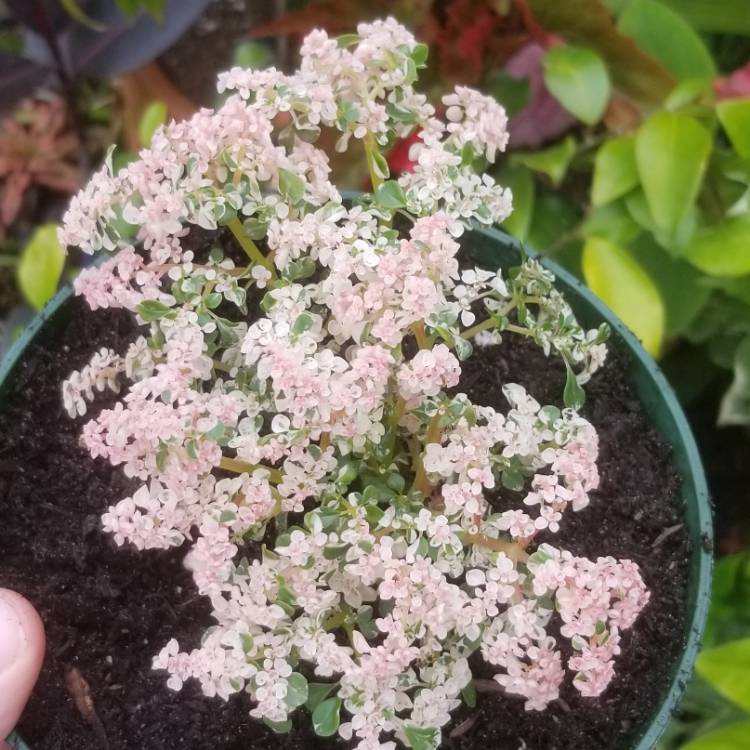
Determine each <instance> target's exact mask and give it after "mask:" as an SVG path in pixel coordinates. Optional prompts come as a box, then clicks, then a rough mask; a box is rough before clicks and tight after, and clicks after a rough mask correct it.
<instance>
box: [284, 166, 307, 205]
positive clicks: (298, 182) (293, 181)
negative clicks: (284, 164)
mask: <svg viewBox="0 0 750 750" xmlns="http://www.w3.org/2000/svg"><path fill="white" fill-rule="evenodd" d="M279 192H280V193H281V194H282V195H283V196H284V197H285V198H287V199H288V200H289V201H290V202H291V203H292V204H296V203H299V202H300V201H301V200H302V196H303V195H304V194H305V183H304V182H302V178H301V177H299V176H298V175H296V174H294V172H290V171H289V170H287V169H279Z"/></svg>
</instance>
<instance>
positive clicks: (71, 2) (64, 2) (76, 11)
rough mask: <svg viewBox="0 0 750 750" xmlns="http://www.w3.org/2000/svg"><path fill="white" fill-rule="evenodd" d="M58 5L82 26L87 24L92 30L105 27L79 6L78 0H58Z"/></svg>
mask: <svg viewBox="0 0 750 750" xmlns="http://www.w3.org/2000/svg"><path fill="white" fill-rule="evenodd" d="M60 5H61V6H62V7H63V9H64V10H65V12H66V13H67V14H68V15H69V16H70V17H71V18H72V19H73V20H74V21H77V22H78V23H80V24H81V25H82V26H87V27H88V28H89V29H92V30H93V31H104V30H105V29H106V28H107V27H106V26H105V25H104V24H103V23H101V22H100V21H97V20H95V19H93V18H91V16H90V15H88V13H86V11H85V10H84V9H83V8H82V7H81V4H80V2H79V1H78V0H60Z"/></svg>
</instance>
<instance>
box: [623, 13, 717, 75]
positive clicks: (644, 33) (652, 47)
mask: <svg viewBox="0 0 750 750" xmlns="http://www.w3.org/2000/svg"><path fill="white" fill-rule="evenodd" d="M617 26H618V28H619V29H620V31H622V32H623V33H624V34H627V35H628V36H630V37H632V38H633V39H635V40H636V42H637V43H638V46H639V47H640V48H641V49H642V50H644V51H645V52H647V53H648V54H649V55H652V56H653V57H655V58H656V59H657V60H659V61H660V62H661V63H662V64H663V65H664V67H665V68H667V70H669V71H670V72H671V73H672V75H674V76H675V78H677V79H679V80H685V79H686V78H701V77H704V76H709V77H710V76H714V75H716V66H715V65H714V61H713V58H712V57H711V53H710V52H709V51H708V49H707V48H706V45H705V44H704V43H703V40H702V39H701V38H700V37H699V36H698V34H696V32H695V31H694V30H693V28H692V27H691V26H690V24H689V23H688V22H687V21H685V20H684V19H683V18H682V17H681V16H680V15H678V14H677V13H675V12H674V11H673V10H671V9H670V8H667V7H666V6H665V5H663V4H662V3H660V2H658V1H657V0H632V1H631V2H630V3H629V4H628V6H627V7H626V8H625V10H624V11H623V13H622V15H621V16H620V20H619V22H618V24H617Z"/></svg>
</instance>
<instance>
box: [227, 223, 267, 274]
mask: <svg viewBox="0 0 750 750" xmlns="http://www.w3.org/2000/svg"><path fill="white" fill-rule="evenodd" d="M227 226H228V227H229V231H230V232H231V233H232V234H233V235H234V236H235V238H236V239H237V242H239V243H240V247H241V248H242V249H243V250H244V251H245V252H246V253H247V256H248V257H249V258H250V260H252V261H253V262H254V263H259V264H260V265H261V266H263V268H265V269H266V270H267V271H268V272H269V273H270V274H271V279H272V280H273V281H278V279H279V277H278V276H277V275H276V269H275V268H274V267H273V263H271V261H270V260H268V258H266V256H265V255H263V253H262V252H261V251H260V248H259V247H258V246H257V245H256V244H255V243H254V242H253V241H252V240H251V239H250V238H249V237H248V236H247V233H246V232H245V228H244V227H243V226H242V222H241V221H240V220H239V219H238V218H237V217H236V216H235V218H234V219H232V220H231V221H230V222H229V224H227Z"/></svg>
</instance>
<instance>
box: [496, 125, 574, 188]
mask: <svg viewBox="0 0 750 750" xmlns="http://www.w3.org/2000/svg"><path fill="white" fill-rule="evenodd" d="M575 153H576V142H575V138H573V136H572V135H569V136H568V137H567V138H565V139H564V140H562V141H560V143H557V144H555V145H554V146H551V147H550V148H545V149H543V150H542V151H527V152H522V151H519V152H517V153H515V154H513V156H512V157H511V164H513V165H517V164H523V165H524V166H527V167H528V168H529V169H533V170H534V171H535V172H541V173H542V174H546V175H547V177H549V178H550V180H552V184H553V185H555V186H558V185H559V184H560V183H561V182H562V181H563V179H564V178H565V175H566V173H567V171H568V166H569V165H570V160H571V159H572V158H573V156H575Z"/></svg>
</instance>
